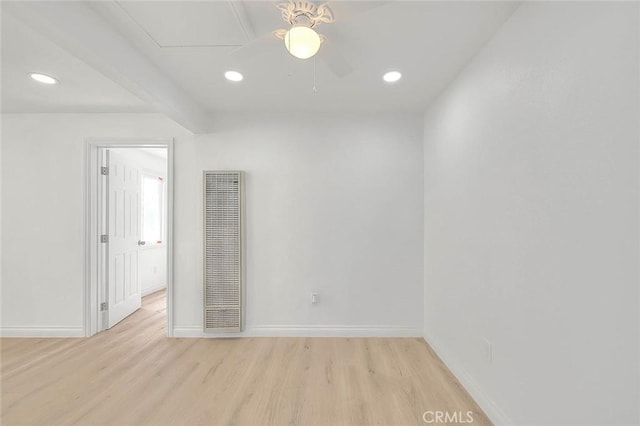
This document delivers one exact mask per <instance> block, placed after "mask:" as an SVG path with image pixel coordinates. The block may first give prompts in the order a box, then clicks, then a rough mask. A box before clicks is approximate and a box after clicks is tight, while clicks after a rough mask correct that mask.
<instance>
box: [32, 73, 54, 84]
mask: <svg viewBox="0 0 640 426" xmlns="http://www.w3.org/2000/svg"><path fill="white" fill-rule="evenodd" d="M29 76H30V77H31V78H32V79H34V80H35V81H37V82H38V83H44V84H57V83H58V80H56V79H55V78H53V77H51V76H48V75H46V74H39V73H37V72H32V73H31V74H29Z"/></svg>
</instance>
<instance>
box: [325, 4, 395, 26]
mask: <svg viewBox="0 0 640 426" xmlns="http://www.w3.org/2000/svg"><path fill="white" fill-rule="evenodd" d="M389 3H393V1H392V0H386V1H332V2H330V3H329V7H330V8H331V10H332V11H333V13H334V16H335V17H336V22H347V21H350V20H352V19H355V18H357V16H358V15H360V14H363V13H365V12H368V11H370V10H372V9H376V8H378V7H380V6H384V5H386V4H389Z"/></svg>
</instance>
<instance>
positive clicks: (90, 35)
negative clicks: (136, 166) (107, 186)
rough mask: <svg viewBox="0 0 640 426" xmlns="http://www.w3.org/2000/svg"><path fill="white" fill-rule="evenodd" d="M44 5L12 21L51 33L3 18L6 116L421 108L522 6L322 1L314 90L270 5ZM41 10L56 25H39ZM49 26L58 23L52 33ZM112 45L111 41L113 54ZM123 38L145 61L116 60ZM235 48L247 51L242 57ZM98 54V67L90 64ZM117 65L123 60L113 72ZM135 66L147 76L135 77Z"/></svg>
mask: <svg viewBox="0 0 640 426" xmlns="http://www.w3.org/2000/svg"><path fill="white" fill-rule="evenodd" d="M5 3H6V2H5ZM5 3H3V12H4V9H5V7H4V5H5ZM25 3H29V2H25ZM47 3H48V4H47V5H46V6H37V7H36V6H31V8H30V9H29V8H26V7H23V9H24V10H23V12H21V13H17V14H16V16H19V17H20V19H21V20H22V21H23V22H25V23H26V24H27V25H31V27H33V28H36V29H37V31H40V32H43V33H45V34H46V36H47V37H43V36H39V35H38V34H36V33H35V32H34V30H30V29H29V30H27V29H26V28H24V26H22V25H21V24H18V23H17V21H16V20H14V19H12V18H8V17H6V16H5V15H7V14H6V13H3V14H2V24H3V25H2V48H3V49H2V84H3V89H4V88H8V89H5V90H3V93H2V105H3V107H4V108H5V109H6V110H7V111H25V112H26V111H37V112H42V111H45V110H47V111H51V112H56V111H68V110H72V109H74V108H75V109H77V110H78V111H93V110H112V111H131V110H138V109H139V110H149V109H150V108H153V109H155V110H161V111H163V112H166V113H167V114H168V115H171V114H172V113H174V112H173V110H175V109H178V107H177V105H179V106H180V108H181V109H182V110H183V111H182V113H183V115H189V114H191V115H192V116H195V115H197V113H201V116H206V117H209V116H211V115H213V114H215V113H216V112H220V111H282V112H286V111H332V112H340V111H416V110H419V111H422V110H424V109H425V108H426V107H427V105H428V104H429V102H430V101H431V100H433V98H434V97H435V96H437V94H438V93H439V92H440V91H441V90H443V89H444V88H445V87H446V85H447V84H448V83H449V82H450V81H451V80H452V79H453V78H454V77H455V75H456V74H457V73H458V72H460V70H461V69H462V68H463V67H464V66H465V64H466V63H467V62H468V61H469V60H470V59H471V58H472V57H473V55H474V54H475V53H476V52H477V51H478V50H479V49H480V47H481V46H482V45H483V44H484V43H485V42H486V41H487V40H488V39H489V38H490V37H491V36H492V35H493V34H494V33H495V31H496V30H497V29H498V28H499V27H500V25H501V24H502V23H503V22H504V21H505V20H506V19H507V18H508V17H509V16H510V15H511V13H513V11H514V10H515V8H516V7H517V5H518V3H515V2H504V1H498V2H489V1H472V2H452V1H443V2H439V1H391V2H366V1H357V2H346V1H329V2H328V4H329V5H330V6H331V7H332V8H333V10H334V14H335V18H336V21H335V23H333V24H323V25H321V26H320V27H319V28H318V31H319V32H320V33H322V34H325V35H326V36H327V39H328V41H327V43H326V45H325V44H323V46H322V48H321V50H320V52H319V54H318V55H317V60H316V61H315V76H316V77H315V80H316V88H317V92H316V93H314V92H313V90H312V88H313V86H314V60H313V59H310V60H299V59H295V58H293V57H291V56H290V55H289V54H288V53H287V52H286V50H285V49H284V46H283V44H282V41H281V40H278V39H276V38H275V37H274V36H272V35H271V34H270V32H271V31H273V30H275V29H277V28H284V27H285V23H284V21H283V20H282V18H281V17H280V11H279V10H277V9H276V7H275V6H274V3H273V2H270V1H258V2H249V1H242V2H241V1H232V2H226V1H209V2H206V1H205V2H202V1H200V2H192V1H180V2H178V1H120V2H115V1H101V2H91V3H90V4H89V3H85V4H82V3H83V2H67V3H66V4H65V5H62V2H60V3H59V4H57V5H56V3H58V2H47ZM70 4H71V5H70ZM81 7H84V9H83V10H80V8H81ZM12 10H14V11H15V10H17V9H15V8H14V9H9V11H10V12H11V11H12ZM88 11H90V12H91V13H92V14H93V15H95V18H97V19H100V20H101V22H102V23H104V24H105V26H104V28H102V27H101V26H100V25H95V24H94V25H93V26H90V25H89V24H88V23H87V22H89V21H90V19H88V18H92V19H93V18H94V17H90V16H89V15H88V14H89V12H88ZM56 13H57V15H56ZM47 14H48V16H47V18H49V20H50V23H53V24H51V25H43V24H42V22H44V21H42V20H39V19H41V18H42V16H45V15H47ZM39 15H42V16H39ZM5 21H6V22H5ZM81 21H82V22H83V23H84V26H85V27H87V28H86V29H85V30H83V29H82V25H81V23H80V22H81ZM91 22H94V23H98V22H97V21H95V20H94V21H91ZM7 23H8V24H7ZM54 24H57V26H58V28H55V29H52V28H49V27H52V26H55V25H54ZM60 27H65V28H64V29H62V28H60ZM107 27H108V28H107ZM64 31H66V32H67V34H66V35H67V37H66V38H65V37H64V35H65V34H62V33H64ZM81 31H85V33H86V36H84V37H83V36H82V35H83V33H81ZM109 31H112V33H109ZM107 33H109V34H107ZM265 34H266V35H265ZM79 35H80V36H79ZM109 37H110V39H109ZM50 39H53V40H55V41H56V42H57V43H58V44H60V45H61V46H63V47H65V48H66V49H67V50H69V51H71V52H72V53H74V54H75V56H77V58H76V57H73V56H71V55H70V54H69V53H66V52H65V51H64V50H62V49H61V48H60V47H57V46H55V45H53V43H52V42H51V41H50ZM121 39H122V40H121ZM255 39H257V40H258V41H257V42H252V41H253V40H255ZM70 40H73V41H70ZM79 40H80V41H79ZM107 41H112V45H111V46H112V47H113V48H112V49H110V48H109V47H110V45H108V44H107ZM83 42H84V44H85V45H84V46H79V44H81V43H83ZM123 42H125V43H127V44H128V45H129V46H131V47H132V49H131V52H135V53H136V54H137V55H139V56H140V58H132V55H131V54H128V55H124V54H123V53H120V56H117V55H118V53H119V52H122V50H123V49H122V46H123V45H122V43H123ZM92 43H93V44H92ZM118 43H120V44H118ZM242 45H247V47H245V48H243V49H240V50H239V51H238V50H237V49H238V46H242ZM97 46H99V47H100V48H99V49H97V48H96V47H97ZM118 46H120V47H119V48H118ZM127 47H128V46H127ZM87 52H90V53H87ZM101 52H102V53H103V56H104V57H103V58H102V60H100V58H97V57H96V56H99V55H100V54H101ZM336 55H341V56H342V57H343V58H345V59H346V60H347V61H348V62H349V64H350V66H351V68H352V69H353V71H352V72H351V73H350V74H348V75H346V76H342V77H340V76H337V75H336V74H334V73H333V72H332V70H331V69H330V68H329V67H328V66H327V65H326V64H325V62H324V59H326V58H327V57H335V56H336ZM80 59H82V60H84V61H85V62H87V63H89V64H91V65H92V67H93V68H94V69H92V68H91V67H89V66H88V65H86V64H84V63H83V62H82V61H81V60H80ZM116 59H117V60H116ZM136 61H137V62H136ZM141 61H146V62H144V63H143V62H141ZM113 62H118V63H119V64H120V63H122V64H121V66H120V67H116V68H115V69H114V66H113ZM141 64H142V65H141ZM142 68H144V73H142V72H139V71H140V70H141V69H142ZM228 69H235V70H238V71H241V72H242V73H243V74H244V76H245V79H244V81H243V82H241V83H236V84H232V83H229V82H227V81H226V80H225V79H224V77H223V74H224V71H226V70H228ZM390 69H398V70H400V71H401V72H402V73H403V79H402V80H401V81H400V82H399V83H397V84H393V85H389V84H385V83H383V81H382V79H381V76H382V74H383V73H384V72H385V71H387V70H390ZM33 70H40V71H42V72H45V73H51V74H53V75H54V76H56V77H58V78H59V79H60V80H61V82H62V84H60V85H59V86H58V87H54V88H53V89H54V90H57V91H58V92H56V95H55V96H52V95H51V94H50V92H47V91H46V90H49V89H51V88H42V87H37V86H34V84H35V83H32V82H31V81H28V80H27V79H26V78H25V75H26V73H27V72H29V71H33ZM151 73H154V74H155V75H154V76H150V74H151ZM103 74H104V75H107V76H109V78H110V79H107V78H106V77H104V75H103ZM151 77H153V78H151ZM111 80H113V81H116V82H118V83H119V84H120V85H121V86H124V87H127V89H128V90H129V91H130V92H133V93H135V95H133V94H131V93H129V92H127V91H125V90H124V89H122V88H120V87H119V86H118V85H116V84H115V83H114V82H113V81H111ZM152 83H153V84H152ZM67 86H68V87H67ZM140 98H142V99H145V102H146V104H145V103H143V102H142V101H141V100H140ZM175 114H176V115H178V116H179V115H180V113H175ZM177 121H179V122H180V120H179V119H177ZM194 121H196V120H194ZM200 121H202V120H200Z"/></svg>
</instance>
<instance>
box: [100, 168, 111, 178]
mask: <svg viewBox="0 0 640 426" xmlns="http://www.w3.org/2000/svg"><path fill="white" fill-rule="evenodd" d="M100 174H101V175H102V176H109V168H108V167H104V166H103V167H100Z"/></svg>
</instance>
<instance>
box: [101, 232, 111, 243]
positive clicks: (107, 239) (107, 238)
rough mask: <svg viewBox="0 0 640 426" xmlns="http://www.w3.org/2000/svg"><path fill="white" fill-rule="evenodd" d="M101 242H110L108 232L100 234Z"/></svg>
mask: <svg viewBox="0 0 640 426" xmlns="http://www.w3.org/2000/svg"><path fill="white" fill-rule="evenodd" d="M100 242H101V243H108V242H109V236H108V235H107V234H102V235H100Z"/></svg>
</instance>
